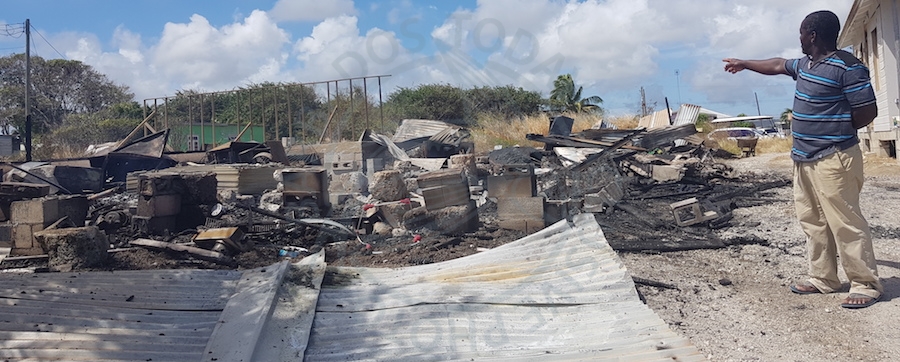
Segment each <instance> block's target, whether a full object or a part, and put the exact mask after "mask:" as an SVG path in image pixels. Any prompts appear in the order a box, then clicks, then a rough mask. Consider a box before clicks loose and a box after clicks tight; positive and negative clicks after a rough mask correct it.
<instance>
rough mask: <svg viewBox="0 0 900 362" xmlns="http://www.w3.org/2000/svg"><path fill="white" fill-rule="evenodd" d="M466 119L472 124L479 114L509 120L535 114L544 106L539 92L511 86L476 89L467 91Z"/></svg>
mask: <svg viewBox="0 0 900 362" xmlns="http://www.w3.org/2000/svg"><path fill="white" fill-rule="evenodd" d="M465 94H466V108H467V112H466V118H467V120H469V122H471V121H472V120H473V119H474V118H477V115H478V114H479V113H487V114H492V115H497V116H502V117H507V118H514V117H519V116H525V115H529V114H534V113H537V112H538V111H540V107H541V104H542V99H541V95H540V94H539V93H538V92H534V91H527V90H525V89H522V88H516V87H513V86H511V85H507V86H497V87H474V88H471V89H468V90H466V91H465Z"/></svg>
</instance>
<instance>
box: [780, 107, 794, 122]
mask: <svg viewBox="0 0 900 362" xmlns="http://www.w3.org/2000/svg"><path fill="white" fill-rule="evenodd" d="M793 114H794V110H792V109H790V108H785V109H784V112H781V121H782V122H788V121H790V120H791V118H793V117H792V116H793Z"/></svg>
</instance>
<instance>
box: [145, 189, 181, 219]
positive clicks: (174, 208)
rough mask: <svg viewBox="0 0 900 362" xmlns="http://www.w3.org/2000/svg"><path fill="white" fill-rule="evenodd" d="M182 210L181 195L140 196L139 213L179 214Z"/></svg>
mask: <svg viewBox="0 0 900 362" xmlns="http://www.w3.org/2000/svg"><path fill="white" fill-rule="evenodd" d="M180 212H181V195H178V194H175V195H156V196H152V197H146V196H141V197H138V205H137V215H138V216H147V217H160V216H172V215H178V213H180Z"/></svg>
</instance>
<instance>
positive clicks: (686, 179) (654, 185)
mask: <svg viewBox="0 0 900 362" xmlns="http://www.w3.org/2000/svg"><path fill="white" fill-rule="evenodd" d="M695 133H696V130H695V129H694V126H693V125H686V126H673V127H667V128H662V129H657V130H652V131H646V130H644V129H637V130H609V129H595V130H587V131H584V132H579V133H576V134H573V133H571V122H569V123H568V124H566V122H565V120H560V123H559V124H554V125H553V126H552V127H551V132H550V134H548V135H526V138H527V139H529V140H533V141H537V142H540V143H543V144H544V145H545V147H543V148H528V147H514V148H501V149H496V150H494V151H492V152H490V153H488V154H482V155H476V154H474V153H472V151H473V146H472V142H471V139H470V136H469V132H468V130H466V129H465V128H461V127H458V126H454V125H450V124H446V123H443V122H437V121H422V120H406V121H404V122H403V123H402V124H401V127H400V128H399V129H398V130H397V132H396V133H395V135H393V136H386V135H379V134H375V133H372V132H370V131H366V132H365V133H364V134H363V135H362V137H361V138H360V141H357V142H343V143H337V144H322V145H312V146H309V145H307V146H300V147H298V146H294V147H290V148H287V149H285V148H283V147H282V146H281V145H280V144H279V143H277V142H274V143H272V142H267V143H265V144H256V143H246V142H241V143H237V142H236V143H229V144H226V145H222V146H220V147H216V148H214V149H212V150H210V151H209V152H201V153H172V152H166V149H165V146H166V138H167V132H166V131H163V132H159V133H155V134H153V135H151V136H148V137H145V138H142V139H138V140H135V141H129V140H127V139H126V140H125V141H122V142H119V143H117V147H113V148H112V149H111V150H109V151H108V152H105V153H101V154H92V155H90V157H86V158H84V159H74V160H62V161H50V162H33V163H27V164H19V165H13V164H5V166H4V178H3V182H2V183H0V251H3V253H0V256H2V257H0V268H3V269H8V268H22V267H28V268H31V269H35V270H45V269H48V270H55V271H69V270H108V269H148V268H173V267H176V268H177V267H192V268H197V267H200V268H252V267H257V266H262V265H268V264H270V263H272V262H274V261H276V260H279V259H282V258H297V257H303V256H306V255H309V254H310V253H315V252H318V251H319V250H321V249H322V248H325V249H326V257H327V258H329V260H330V263H332V262H333V263H335V264H336V265H360V266H379V265H383V266H399V265H414V264H425V263H432V262H437V261H441V260H446V259H450V258H455V257H459V256H464V255H469V254H472V253H477V252H478V251H480V250H484V249H485V248H492V247H496V246H499V245H501V244H503V243H505V242H508V241H512V240H515V239H517V238H520V237H522V236H524V235H527V234H530V233H533V232H535V231H537V230H540V229H542V228H544V227H545V226H548V225H550V224H552V223H556V222H559V221H561V220H566V219H571V217H572V216H573V215H576V214H581V213H593V214H594V215H595V218H596V220H597V221H598V222H599V224H600V225H601V226H602V228H603V230H604V234H605V235H606V237H607V239H608V241H609V243H610V245H611V246H612V247H613V248H614V249H617V250H622V251H669V250H686V249H696V248H720V247H724V246H726V245H728V244H729V243H733V242H735V241H729V240H720V239H719V238H718V237H716V233H715V232H714V231H715V230H716V229H721V228H727V227H729V226H731V225H733V224H734V223H735V222H739V220H734V217H733V213H732V211H733V210H734V209H735V208H739V207H747V206H752V205H756V204H759V203H762V202H769V201H770V199H771V197H772V196H771V195H770V194H769V193H770V192H771V189H773V188H778V187H783V186H786V185H788V183H789V181H788V180H785V179H779V178H776V177H774V176H768V175H737V174H734V172H733V171H732V170H731V169H730V168H729V167H728V166H726V165H724V164H722V163H719V162H717V158H718V157H722V156H726V155H722V154H719V153H717V152H721V151H717V150H715V149H710V148H707V147H706V146H704V145H703V143H702V140H700V139H699V137H697V136H695V135H694V134H695Z"/></svg>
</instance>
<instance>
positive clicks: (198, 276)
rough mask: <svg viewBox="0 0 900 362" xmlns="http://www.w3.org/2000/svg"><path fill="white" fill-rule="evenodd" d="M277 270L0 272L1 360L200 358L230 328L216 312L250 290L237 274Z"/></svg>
mask: <svg viewBox="0 0 900 362" xmlns="http://www.w3.org/2000/svg"><path fill="white" fill-rule="evenodd" d="M275 269H276V268H270V272H268V273H265V268H261V269H260V270H256V269H254V270H248V271H231V270H229V271H215V270H156V271H116V272H85V273H39V274H14V275H4V276H3V278H2V279H0V360H19V359H30V360H40V361H57V360H66V361H103V360H118V361H125V360H140V361H150V360H152V361H198V360H200V359H201V358H202V357H203V352H204V349H205V348H208V346H207V345H208V343H209V342H210V336H211V335H213V333H214V331H215V330H225V329H227V328H228V327H229V326H228V324H224V322H223V321H221V320H220V319H221V317H222V314H223V310H226V311H227V310H232V308H233V307H232V306H231V305H232V304H234V303H233V302H230V301H231V299H232V298H233V297H234V296H235V295H239V296H240V295H241V294H242V293H241V292H242V291H243V294H244V295H246V294H247V293H248V292H247V291H248V290H249V291H250V292H255V289H254V290H250V289H249V286H248V288H242V287H240V283H241V279H242V278H248V276H249V277H255V278H256V280H260V281H259V282H254V283H253V284H254V286H255V287H256V289H259V288H260V286H263V285H265V284H267V283H268V284H273V285H277V284H275V283H277V282H278V281H280V280H279V279H278V278H275V277H273V276H272V275H273V274H272V271H274V270H275ZM282 269H283V268H282ZM257 274H261V275H257ZM244 284H248V283H247V282H244ZM245 289H246V290H245ZM242 304H253V305H258V304H260V303H255V304H254V303H242ZM252 312H254V311H250V312H247V313H243V314H244V315H251V314H252ZM261 312H266V313H267V312H268V311H267V310H265V311H261ZM231 314H232V315H233V314H235V313H231ZM263 318H265V317H264V316H263V317H261V319H263ZM257 324H260V323H257ZM243 328H244V329H248V328H247V327H243ZM249 343H251V346H252V343H255V339H254V340H252V341H250V342H249ZM250 353H252V349H251V350H250Z"/></svg>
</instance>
